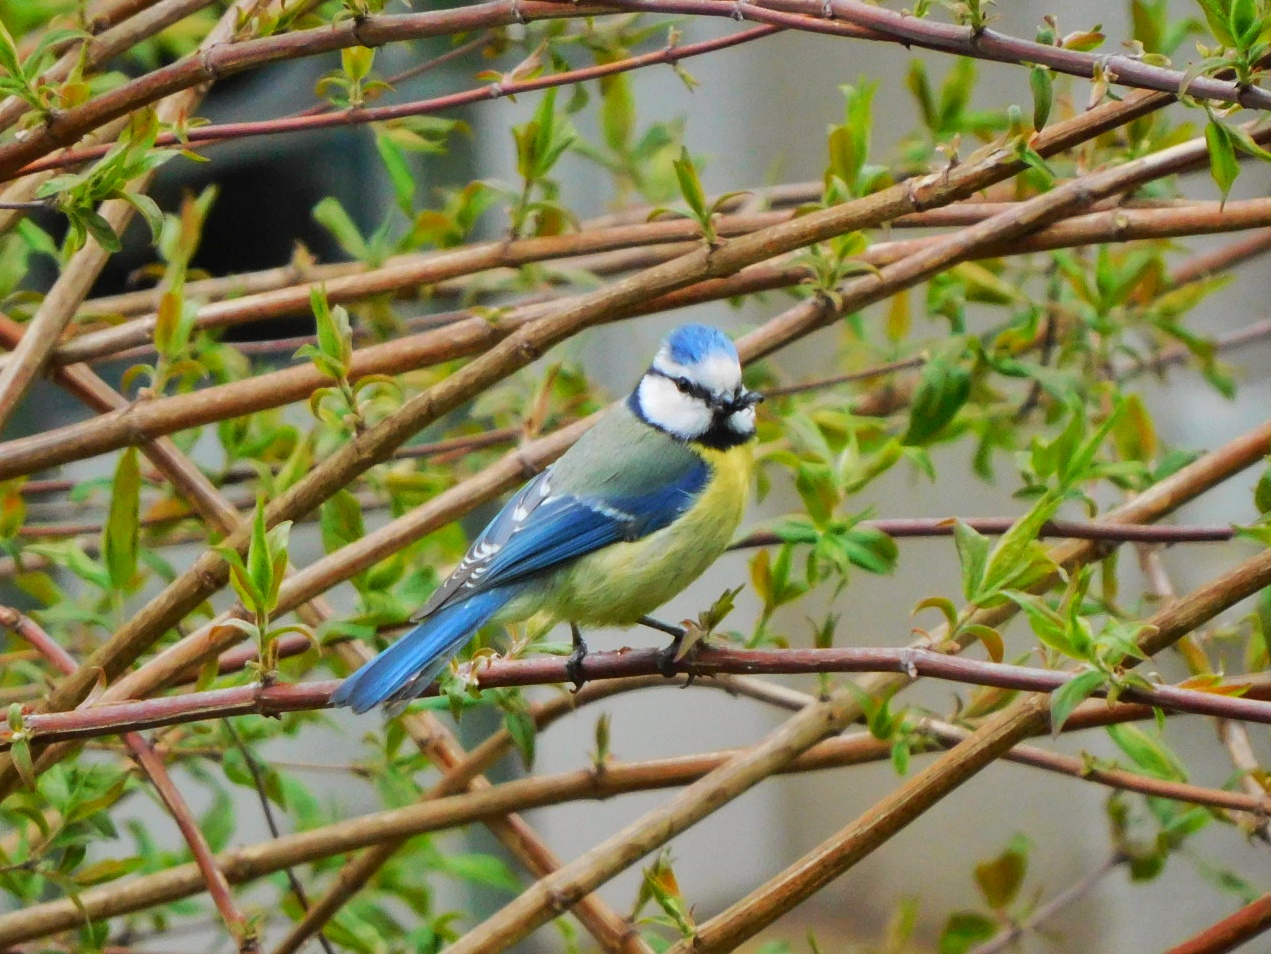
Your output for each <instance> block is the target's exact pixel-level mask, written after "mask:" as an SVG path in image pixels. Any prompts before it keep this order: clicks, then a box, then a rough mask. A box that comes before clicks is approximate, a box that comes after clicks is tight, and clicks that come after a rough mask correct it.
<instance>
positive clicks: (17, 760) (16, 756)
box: [9, 738, 35, 792]
mask: <svg viewBox="0 0 1271 954" xmlns="http://www.w3.org/2000/svg"><path fill="white" fill-rule="evenodd" d="M9 757H10V758H11V759H12V760H13V768H14V769H15V770H16V771H17V773H18V778H20V779H21V780H22V784H23V785H25V786H26V787H27V788H28V789H30V790H31V791H33V792H34V791H35V763H34V762H33V761H31V743H30V742H28V741H27V740H26V739H25V738H21V739H14V740H13V744H12V745H10V747H9Z"/></svg>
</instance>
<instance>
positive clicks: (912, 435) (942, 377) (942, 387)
mask: <svg viewBox="0 0 1271 954" xmlns="http://www.w3.org/2000/svg"><path fill="white" fill-rule="evenodd" d="M970 396H971V374H970V372H968V371H967V370H966V369H965V368H963V367H961V366H960V365H957V364H954V363H952V362H951V361H948V360H946V359H943V358H937V359H932V360H931V361H929V362H928V363H927V365H926V367H924V368H923V370H922V376H921V377H920V378H919V380H918V389H917V391H916V392H915V393H914V397H913V401H912V403H911V404H910V408H909V428H908V429H907V430H906V431H905V436H904V437H903V438H901V442H902V443H904V444H909V445H911V446H913V445H917V446H921V445H923V444H928V443H930V442H931V441H933V440H934V439H935V438H936V437H937V436H939V434H940V432H941V431H942V430H944V427H945V425H946V424H948V423H949V422H950V421H952V420H953V418H954V417H955V416H956V415H957V413H958V411H959V410H961V408H962V405H964V404H965V403H966V402H967V398H969V397H970Z"/></svg>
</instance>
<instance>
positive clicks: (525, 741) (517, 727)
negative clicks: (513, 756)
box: [503, 709, 538, 769]
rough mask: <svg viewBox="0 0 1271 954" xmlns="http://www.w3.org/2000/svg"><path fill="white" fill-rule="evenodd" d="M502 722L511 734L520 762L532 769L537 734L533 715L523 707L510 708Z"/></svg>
mask: <svg viewBox="0 0 1271 954" xmlns="http://www.w3.org/2000/svg"><path fill="white" fill-rule="evenodd" d="M503 723H504V725H505V726H506V727H507V730H508V735H509V736H511V738H512V743H513V744H514V745H515V746H516V750H517V752H519V753H520V755H521V762H522V764H523V765H524V766H525V767H526V769H532V768H533V767H534V754H535V740H536V738H537V736H538V726H536V725H535V724H534V717H533V716H532V715H530V714H529V713H528V712H526V711H525V710H524V709H512V710H510V711H509V712H508V713H507V714H506V715H505V716H504V717H503Z"/></svg>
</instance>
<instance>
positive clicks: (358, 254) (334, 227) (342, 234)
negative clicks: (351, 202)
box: [313, 196, 370, 260]
mask: <svg viewBox="0 0 1271 954" xmlns="http://www.w3.org/2000/svg"><path fill="white" fill-rule="evenodd" d="M313 218H314V220H315V221H316V222H317V223H318V224H319V225H321V226H322V227H323V228H325V229H326V230H327V231H328V232H330V233H331V237H332V238H334V239H335V240H336V242H338V243H339V245H340V247H341V248H342V249H344V251H345V252H347V253H348V254H349V255H350V256H352V257H353V258H356V259H359V260H364V259H367V258H369V257H370V248H369V246H367V244H366V239H364V238H363V237H362V232H361V230H360V229H358V227H357V225H356V224H355V223H354V222H353V218H352V216H350V215H349V213H348V212H347V211H346V210H345V208H344V206H343V205H341V204H340V200H339V199H337V198H335V197H334V196H327V197H326V198H325V199H323V200H322V201H321V202H319V203H318V204H317V205H315V206H314V207H313Z"/></svg>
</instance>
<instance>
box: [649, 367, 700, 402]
mask: <svg viewBox="0 0 1271 954" xmlns="http://www.w3.org/2000/svg"><path fill="white" fill-rule="evenodd" d="M648 373H649V374H651V375H653V376H654V377H658V378H666V380H668V381H670V382H671V383H672V384H674V385H675V387H676V389H677V390H678V391H679V392H680V393H681V394H688V395H690V396H691V397H695V398H697V399H698V400H700V401H703V402H704V403H706V404H710V403H711V392H710V391H708V390H707V389H706V388H704V387H702V386H701V385H700V384H698V383H697V382H695V381H690V380H689V379H688V378H679V377H671V375H669V374H667V373H666V372H665V371H662V370H660V369H659V368H650V369H649V371H648Z"/></svg>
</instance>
